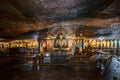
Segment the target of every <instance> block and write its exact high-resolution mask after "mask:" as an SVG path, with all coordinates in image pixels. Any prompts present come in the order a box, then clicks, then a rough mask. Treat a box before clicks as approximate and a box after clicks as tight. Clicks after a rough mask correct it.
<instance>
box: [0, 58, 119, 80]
mask: <svg viewBox="0 0 120 80" xmlns="http://www.w3.org/2000/svg"><path fill="white" fill-rule="evenodd" d="M37 69H38V70H35V69H33V68H32V65H30V64H29V65H28V64H24V65H13V64H12V65H7V66H0V80H113V77H114V76H115V77H118V78H119V77H120V60H119V57H118V58H117V57H116V56H114V57H113V59H112V62H111V64H110V67H109V69H108V71H107V72H105V73H104V75H102V76H101V77H99V71H98V70H87V69H80V68H79V67H71V66H42V67H38V68H37ZM118 80H120V79H118Z"/></svg>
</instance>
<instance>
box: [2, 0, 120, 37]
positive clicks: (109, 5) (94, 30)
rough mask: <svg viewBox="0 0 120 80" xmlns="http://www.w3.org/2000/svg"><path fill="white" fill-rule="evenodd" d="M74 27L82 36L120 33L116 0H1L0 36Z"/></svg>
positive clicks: (32, 34) (119, 17)
mask: <svg viewBox="0 0 120 80" xmlns="http://www.w3.org/2000/svg"><path fill="white" fill-rule="evenodd" d="M59 23H61V24H62V25H64V24H68V25H73V27H76V26H77V28H78V29H77V30H78V31H77V32H78V33H79V32H81V31H82V32H83V34H84V36H85V37H101V36H116V37H117V38H118V37H119V34H120V28H119V27H120V0H109V1H108V0H1V1H0V37H1V38H4V39H20V38H34V37H36V35H38V34H42V33H43V32H45V31H47V30H48V28H51V27H53V25H54V26H55V25H56V26H57V25H58V24H59Z"/></svg>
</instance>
